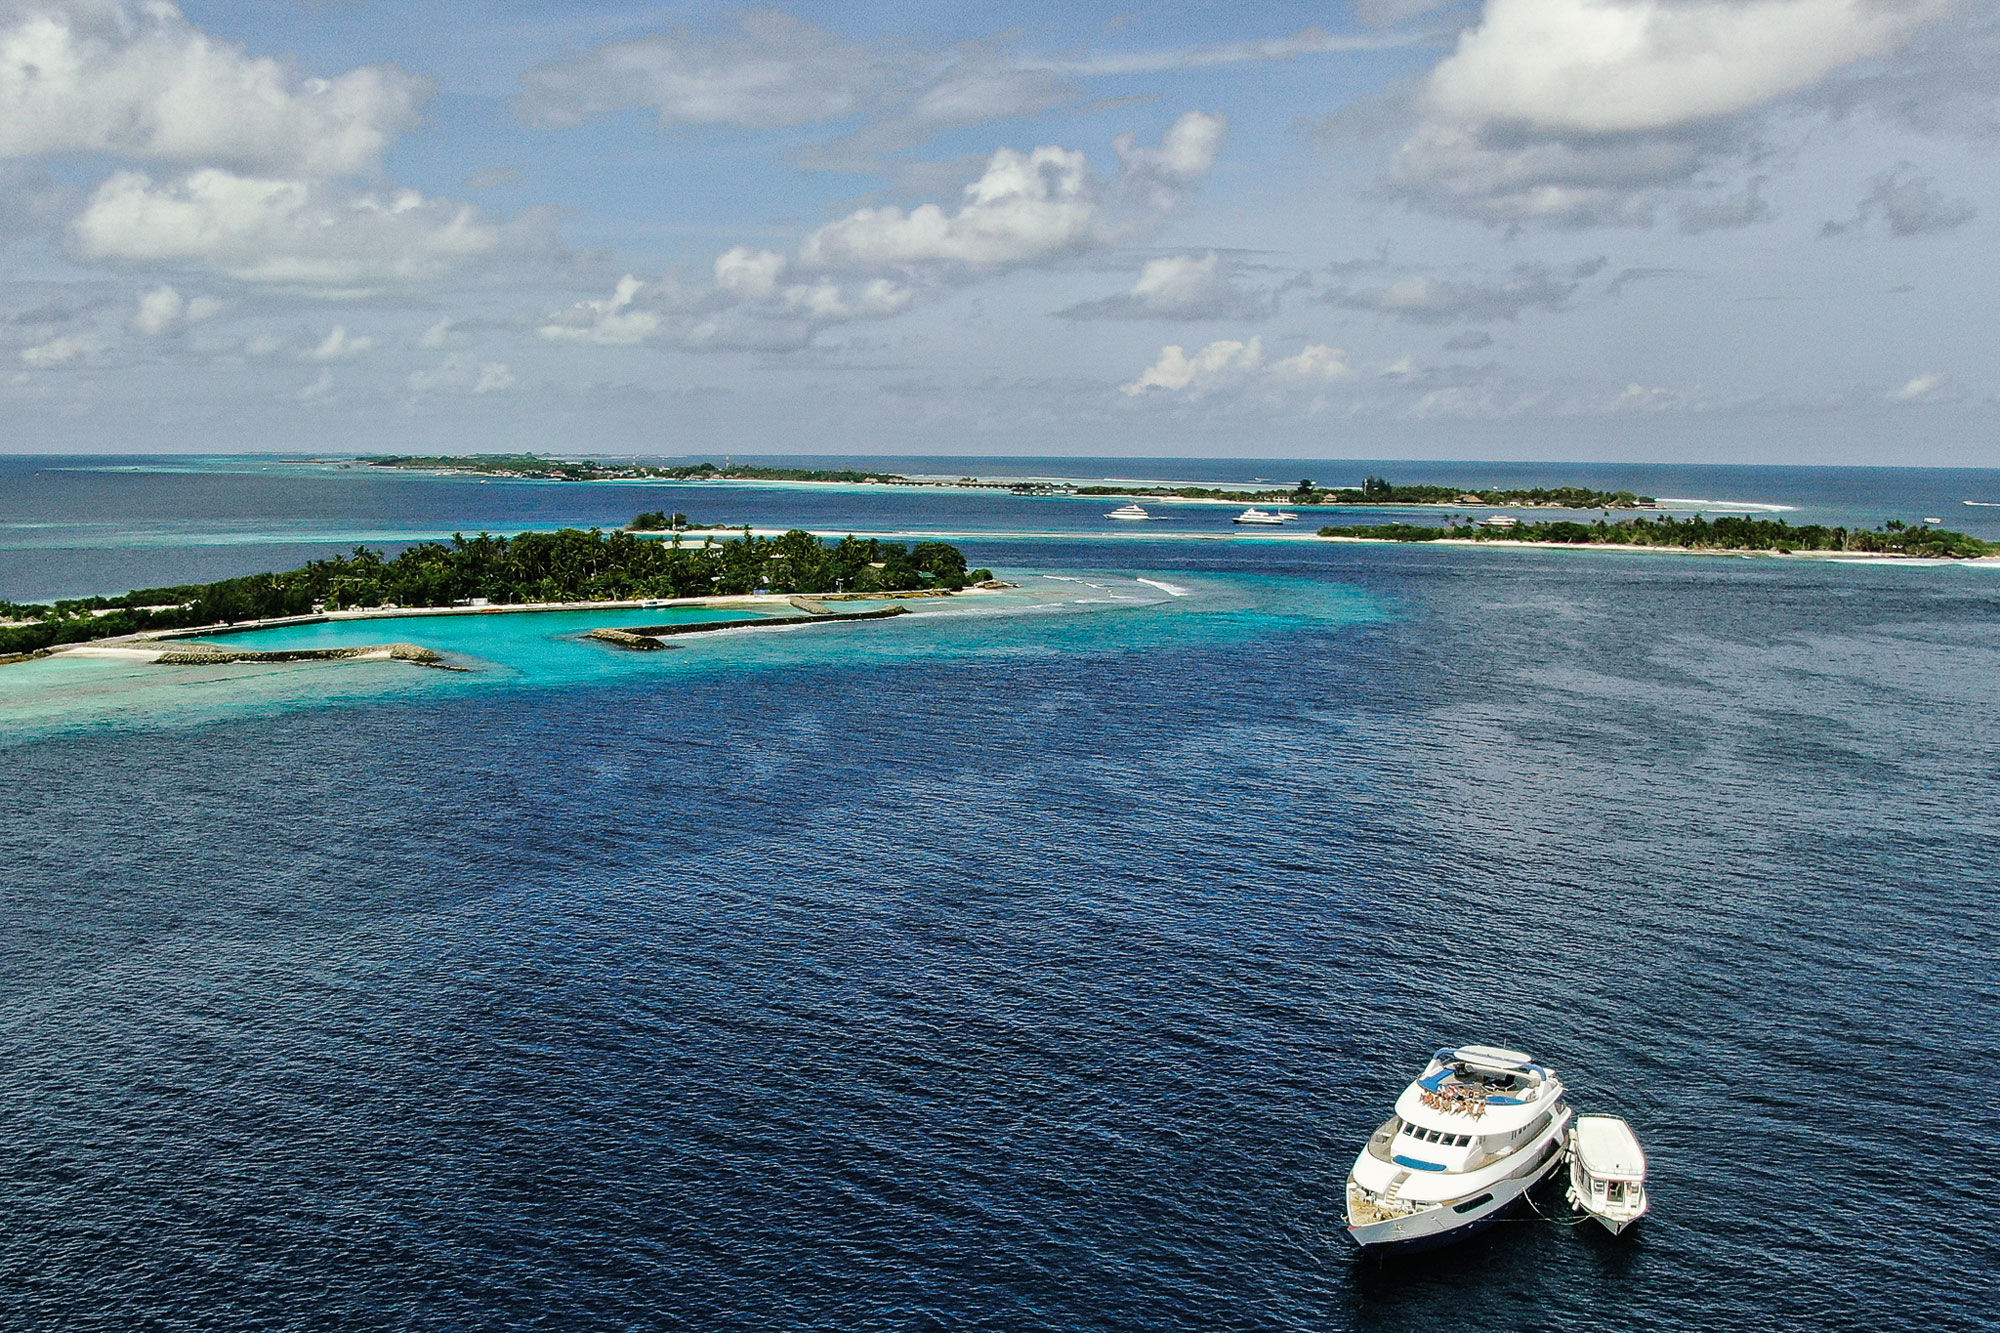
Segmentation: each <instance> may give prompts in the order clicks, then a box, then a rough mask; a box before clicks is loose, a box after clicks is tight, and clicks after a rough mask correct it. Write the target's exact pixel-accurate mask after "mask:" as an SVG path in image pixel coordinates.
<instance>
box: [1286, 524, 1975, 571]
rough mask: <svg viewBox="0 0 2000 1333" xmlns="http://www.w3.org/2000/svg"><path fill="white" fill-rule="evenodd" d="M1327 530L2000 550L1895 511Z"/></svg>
mask: <svg viewBox="0 0 2000 1333" xmlns="http://www.w3.org/2000/svg"><path fill="white" fill-rule="evenodd" d="M1319 535H1320V536H1322V537H1370V538H1374V539H1376V540H1379V541H1396V542H1432V541H1437V540H1439V539H1440V538H1446V537H1451V538H1457V539H1461V540H1469V541H1483V542H1559V543H1562V544H1565V545H1578V546H1590V545H1620V546H1678V547H1688V548H1691V549H1693V550H1697V551H1778V552H1782V553H1790V552H1793V551H1851V552H1855V553H1872V554H1878V555H1914V556H1929V557H1933V558H1942V559H1955V560H1964V559H1971V558H1973V557H1976V556H1982V555H1993V554H1996V553H2000V544H1996V543H1994V542H1987V541H1981V540H1980V539H1979V538H1977V537H1973V536H1969V535H1967V534H1966V533H1963V532H1953V531H1951V530H1950V529H1948V528H1934V527H1930V526H1928V525H1911V524H1906V523H1903V522H1901V521H1900V520H1897V519H1891V520H1889V521H1888V522H1887V523H1884V524H1883V525H1882V526H1880V527H1877V528H1846V527H1834V526H1829V525H1826V524H1823V523H1802V524H1799V525H1798V526H1796V527H1794V526H1793V525H1792V524H1790V523H1787V522H1785V521H1784V520H1783V519H1781V518H1738V517H1734V516H1731V517H1725V518H1715V519H1711V518H1707V517H1704V516H1702V515H1700V514H1696V515H1694V516H1693V517H1691V518H1673V517H1669V516H1666V515H1661V516H1660V517H1658V518H1628V519H1621V520H1619V521H1618V522H1615V523H1612V522H1606V521H1605V520H1602V519H1600V520H1598V521H1597V522H1595V523H1578V522H1574V521H1571V520H1566V519H1565V520H1558V521H1556V522H1552V523H1520V524H1517V525H1515V526H1514V527H1511V528H1483V527H1480V526H1479V525H1477V524H1476V523H1468V522H1464V521H1462V520H1458V519H1454V520H1452V521H1451V522H1449V523H1446V524H1444V525H1443V526H1440V527H1431V526H1428V525H1426V524H1421V523H1385V524H1380V525H1377V526H1374V527H1324V528H1321V529H1320V530H1319Z"/></svg>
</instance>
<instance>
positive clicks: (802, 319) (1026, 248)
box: [541, 111, 1223, 350]
mask: <svg viewBox="0 0 2000 1333" xmlns="http://www.w3.org/2000/svg"><path fill="white" fill-rule="evenodd" d="M1222 133H1223V122H1222V120H1221V118H1220V117H1215V116H1210V115H1207V114H1206V113H1204V112H1199V111H1191V112H1188V113H1187V114H1185V115H1183V116H1182V117H1181V118H1180V119H1179V120H1177V121H1176V122H1175V123H1174V125H1173V127H1172V128H1171V129H1169V130H1168V132H1167V134H1166V136H1165V137H1164V139H1163V140H1162V142H1161V144H1160V146H1159V147H1157V148H1142V147H1138V146H1136V145H1135V144H1134V143H1133V142H1132V141H1131V139H1130V138H1129V136H1128V137H1126V138H1123V139H1121V140H1120V141H1119V143H1118V151H1119V155H1120V157H1121V159H1122V161H1123V164H1124V169H1123V170H1122V171H1121V172H1120V173H1119V174H1118V176H1116V177H1115V178H1113V179H1112V180H1110V181H1105V180H1102V179H1101V178H1099V177H1098V176H1097V174H1096V173H1095V172H1094V171H1093V170H1092V169H1091V165H1090V161H1089V159H1088V158H1087V157H1085V155H1084V154H1082V153H1080V152H1075V151H1072V150H1070V149H1065V148H1059V147H1042V148H1037V149H1035V150H1033V151H1032V152H1026V153H1024V152H1020V151H1018V150H1015V149H1011V148H1003V149H1001V150H1000V151H999V152H996V153H995V154H993V156H992V157H991V158H990V159H989V160H988V161H987V163H986V166H985V169H984V170H983V171H982V172H981V174H980V176H979V177H978V179H976V180H974V181H973V182H972V183H971V184H969V185H967V186H965V187H964V189H963V191H962V192H961V202H960V204H959V207H958V208H957V210H956V211H954V212H947V211H946V210H945V209H943V208H941V207H940V206H938V205H937V204H922V205H919V206H918V207H916V208H912V209H907V210H906V209H903V208H898V207H893V206H891V207H882V208H864V209H859V210H857V211H855V212H853V213H850V214H848V215H847V216H846V217H844V218H841V219H839V220H837V221H834V222H829V223H827V224H826V225H825V226H822V227H820V228H818V229H816V230H814V231H813V232H811V233H809V234H808V235H807V236H806V237H805V238H804V239H803V240H801V241H800V243H799V245H798V247H797V249H796V250H795V251H794V252H793V253H791V254H784V253H781V252H779V251H776V250H768V249H752V248H750V247H749V246H742V245H739V246H733V247H731V248H730V249H728V250H726V251H724V252H723V253H722V254H720V255H718V256H717V257H716V259H715V262H714V264H713V266H712V269H711V272H710V273H709V274H708V275H706V276H705V280H704V281H702V282H699V283H694V282H689V283H681V282H677V281H674V280H670V279H662V280H659V281H656V282H650V283H649V282H646V281H643V280H641V279H640V278H638V277H636V276H634V275H632V274H627V275H625V277H624V278H622V279H621V280H620V281H619V283H618V285H617V287H616V288H615V289H614V290H613V291H612V293H611V295H610V296H609V297H607V298H603V299H593V300H586V301H579V302H577V303H576V304H575V305H573V306H571V307H570V308H569V309H568V310H565V311H562V312H560V313H558V314H555V315H553V316H551V317H550V318H549V319H548V320H547V321H546V322H545V323H544V325H543V326H542V329H541V335H542V337H543V338H545V339H548V340H550V341H553V342H572V343H586V344H596V345H599V346H630V345H633V344H637V343H643V342H651V341H660V342H668V343H672V344H675V345H678V346H681V347H684V348H688V349H696V350H700V349H722V348H761V349H768V350H780V349H786V348H797V347H801V346H804V345H805V344H806V343H808V342H809V341H811V339H812V336H813V334H814V332H815V331H816V330H818V329H820V328H823V327H825V326H827V325H830V324H836V323H844V322H849V321H854V320H868V319H885V318H888V317H890V316H893V315H896V314H899V313H901V312H902V311H904V310H906V309H908V308H909V307H910V306H911V305H912V304H913V303H914V302H915V301H916V299H917V297H918V295H919V294H920V293H921V292H922V291H923V290H924V289H926V288H927V287H934V286H944V285H951V284H962V283H967V282H972V281H977V280H979V279H980V278H983V277H987V276H990V275H993V274H997V273H1002V272H1006V271H1008V270H1010V269H1013V268H1018V267H1021V266H1023V265H1029V264H1041V263H1050V262H1054V261H1056V260H1059V259H1061V258H1063V257H1065V256H1068V255H1073V254H1077V253H1081V252H1083V251H1085V250H1088V249H1091V248H1095V247H1101V246H1105V245H1109V244H1114V243H1117V242H1119V241H1121V240H1124V239H1126V238H1128V237H1131V236H1134V235H1137V234H1139V233H1141V232H1143V231H1145V230H1146V229H1147V228H1149V227H1151V226H1154V225H1156V224H1157V223H1158V222H1159V221H1160V220H1161V219H1162V218H1163V217H1164V216H1165V213H1166V211H1167V210H1169V209H1171V208H1172V207H1173V206H1174V205H1175V204H1176V203H1178V202H1179V201H1180V200H1181V199H1183V198H1184V197H1185V196H1186V194H1187V192H1188V191H1190V190H1192V189H1193V188H1194V187H1195V186H1196V185H1198V184H1199V183H1200V181H1201V178H1202V177H1203V176H1204V175H1206V174H1207V172H1208V170H1209V168H1210V167H1212V166H1213V165H1214V162H1215V153H1216V150H1217V147H1218V146H1219V144H1220V142H1221V137H1222Z"/></svg>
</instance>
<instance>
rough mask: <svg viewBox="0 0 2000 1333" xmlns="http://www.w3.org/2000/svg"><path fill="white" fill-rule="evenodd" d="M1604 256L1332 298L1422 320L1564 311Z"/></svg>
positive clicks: (1345, 290)
mask: <svg viewBox="0 0 2000 1333" xmlns="http://www.w3.org/2000/svg"><path fill="white" fill-rule="evenodd" d="M1603 267H1604V260H1602V259H1591V260H1586V261H1584V262H1582V263H1579V264H1572V265H1567V266H1563V267H1560V268H1558V267H1552V266H1550V265H1548V264H1541V263H1527V264H1516V265H1515V266H1514V267H1513V269H1512V270H1511V271H1509V272H1507V273H1506V274H1504V275H1495V276H1487V275H1477V276H1472V277H1457V278H1447V277H1433V276H1430V275H1428V274H1416V275H1412V276H1409V277H1404V278H1398V279H1397V280H1396V281H1394V282H1391V283H1389V284H1388V285H1386V286H1382V287H1360V288H1355V287H1337V288H1335V289H1333V290H1332V291H1331V292H1329V293H1328V294H1327V297H1326V299H1327V301H1328V302H1330V303H1331V304H1333V305H1337V306H1342V307H1344V308H1346V309H1349V310H1372V311H1374V312H1376V313H1377V314H1383V315H1393V316H1395V317H1397V318H1399V319H1404V320H1409V321H1411V322H1413V323H1418V324H1445V323H1452V322H1457V321H1465V322H1470V323H1486V322H1491V321H1495V320H1503V319H1505V320H1511V319H1518V318H1519V317H1520V315H1521V314H1522V312H1523V311H1527V310H1560V309H1562V308H1563V307H1564V306H1565V305H1567V304H1568V302H1569V299H1570V297H1571V296H1572V295H1574V294H1575V292H1576V289H1577V288H1578V287H1579V286H1580V285H1581V284H1582V282H1583V280H1584V279H1585V278H1589V277H1592V276H1594V275H1595V274H1596V273H1597V272H1598V271H1599V270H1601V269H1602V268H1603Z"/></svg>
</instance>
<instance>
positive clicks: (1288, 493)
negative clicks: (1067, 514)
mask: <svg viewBox="0 0 2000 1333" xmlns="http://www.w3.org/2000/svg"><path fill="white" fill-rule="evenodd" d="M1076 494H1078V495H1130V496H1134V497H1137V498H1141V499H1160V500H1221V501H1225V502H1227V503H1230V504H1245V503H1248V504H1289V505H1367V506H1371V507H1378V508H1379V507H1381V506H1385V505H1428V506H1453V505H1505V506H1507V507H1508V508H1513V509H1651V508H1652V507H1653V506H1654V505H1656V504H1658V503H1659V502H1658V501H1657V500H1655V499H1654V498H1653V497H1652V496H1650V495H1636V494H1634V493H1633V492H1631V491H1593V490H1590V489H1589V488H1587V487H1583V486H1536V487H1529V488H1526V489H1523V488H1520V487H1507V486H1488V487H1483V488H1481V489H1478V490H1467V489H1466V488H1465V487H1462V486H1436V485H1431V484H1429V483H1421V484H1418V485H1412V486H1398V485H1397V484H1395V483H1394V482H1391V481H1388V480H1386V479H1385V478H1382V477H1368V478H1365V479H1364V480H1363V481H1362V483H1361V484H1360V485H1359V486H1338V487H1332V488H1328V487H1322V486H1315V485H1314V484H1313V482H1312V479H1311V478H1310V477H1308V478H1306V479H1305V480H1303V481H1301V482H1300V483H1299V484H1298V485H1296V486H1293V487H1290V488H1285V487H1273V488H1267V489H1264V490H1254V489H1250V488H1246V487H1241V486H1227V487H1225V486H1168V487H1161V486H1079V487H1077V488H1076Z"/></svg>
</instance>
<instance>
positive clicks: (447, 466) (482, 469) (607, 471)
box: [361, 454, 909, 482]
mask: <svg viewBox="0 0 2000 1333" xmlns="http://www.w3.org/2000/svg"><path fill="white" fill-rule="evenodd" d="M361 461H362V462H364V463H366V464H368V466H370V467H399V468H420V469H422V470H424V471H431V472H436V471H444V472H476V473H480V474H482V475H486V476H494V477H524V478H529V479H532V480H535V481H844V482H859V481H908V480H909V478H907V477H904V476H901V475H899V474H897V473H894V472H856V471H853V470H851V469H845V468H843V469H838V470H833V471H822V470H819V469H815V468H798V467H749V466H743V465H730V466H727V467H723V466H718V465H716V464H714V463H689V464H686V465H684V466H677V467H652V466H649V465H646V464H642V463H600V462H596V461H594V460H592V459H588V458H542V457H540V456H538V455H536V454H467V455H465V456H463V457H454V456H452V455H449V454H430V455H416V454H380V455H377V456H375V457H372V458H364V459H363V460H361Z"/></svg>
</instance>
